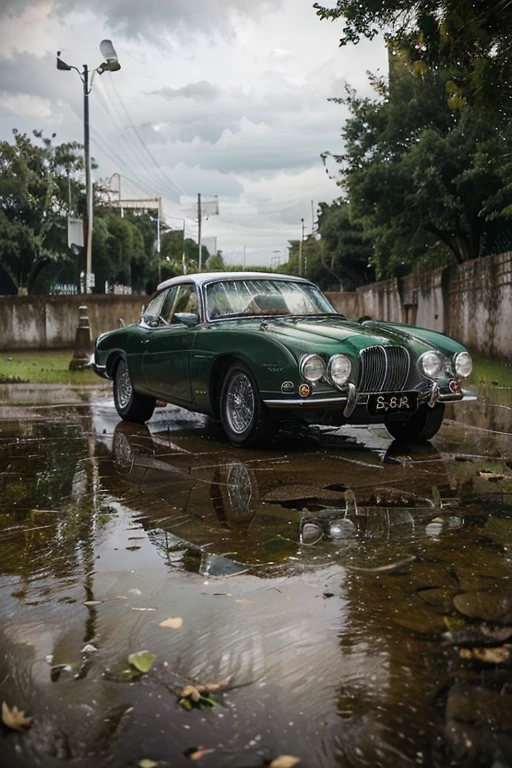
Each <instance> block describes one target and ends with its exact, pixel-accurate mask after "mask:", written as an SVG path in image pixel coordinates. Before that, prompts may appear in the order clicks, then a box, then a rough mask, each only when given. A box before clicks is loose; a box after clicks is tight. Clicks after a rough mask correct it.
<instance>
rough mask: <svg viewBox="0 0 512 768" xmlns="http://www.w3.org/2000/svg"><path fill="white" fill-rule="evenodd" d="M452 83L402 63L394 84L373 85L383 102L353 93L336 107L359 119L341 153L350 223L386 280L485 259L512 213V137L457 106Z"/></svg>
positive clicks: (349, 125) (348, 129)
mask: <svg viewBox="0 0 512 768" xmlns="http://www.w3.org/2000/svg"><path fill="white" fill-rule="evenodd" d="M449 78H450V73H449V72H444V71H441V70H428V71H427V72H424V73H422V74H417V73H415V72H413V71H411V70H410V69H409V68H408V67H406V66H405V65H404V64H403V62H401V61H400V60H399V59H398V60H396V61H395V62H394V63H393V65H392V67H391V69H390V80H389V84H387V83H385V82H384V81H382V80H377V79H375V78H373V84H374V86H375V89H376V91H377V97H376V98H361V97H358V96H357V94H356V93H355V92H354V91H353V90H351V89H350V88H347V93H346V96H345V98H342V99H334V101H338V102H343V103H344V104H345V105H346V106H348V108H349V111H350V117H349V118H348V120H347V121H346V123H345V125H344V127H343V130H342V137H343V140H344V151H343V152H342V153H341V154H339V155H336V160H337V161H338V162H339V163H340V165H341V181H340V183H341V185H342V187H343V188H344V190H345V194H346V198H347V201H348V203H349V206H348V214H349V221H352V222H354V223H356V224H358V225H360V226H361V227H362V229H363V233H364V242H365V243H366V245H368V243H371V244H372V245H373V251H374V253H373V257H372V261H373V263H374V265H375V268H376V273H377V277H379V278H380V277H387V276H391V275H399V274H403V273H404V272H406V271H411V270H414V269H417V268H425V269H427V268H433V267H435V266H441V265H444V264H447V263H450V261H453V262H459V263H460V262H462V261H465V260H468V259H474V258H478V257H479V256H480V255H482V254H483V252H484V248H485V242H486V234H487V231H488V229H489V222H490V221H493V220H494V221H498V220H501V221H502V222H503V221H505V219H506V217H507V215H509V213H508V212H509V211H510V206H511V201H512V197H511V189H510V182H508V181H507V174H508V172H509V167H510V159H509V157H510V148H511V146H512V131H511V130H510V128H509V127H508V125H506V124H503V123H499V122H496V121H494V120H493V119H492V117H491V116H490V115H488V114H486V113H482V112H481V111H480V110H478V109H477V108H476V107H473V106H470V105H466V106H465V107H464V108H463V109H453V108H451V107H450V105H449V103H448V102H447V101H446V99H445V97H444V94H445V92H446V89H445V86H446V82H447V81H448V80H449ZM320 231H321V230H320ZM329 252H330V253H332V249H331V248H329Z"/></svg>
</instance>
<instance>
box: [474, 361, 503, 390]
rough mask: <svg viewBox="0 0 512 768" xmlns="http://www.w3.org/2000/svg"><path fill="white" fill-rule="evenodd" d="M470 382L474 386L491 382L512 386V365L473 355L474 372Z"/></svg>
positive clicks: (492, 383) (496, 384) (499, 385)
mask: <svg viewBox="0 0 512 768" xmlns="http://www.w3.org/2000/svg"><path fill="white" fill-rule="evenodd" d="M468 383H469V385H473V386H476V385H478V384H491V385H493V386H498V387H512V366H511V365H509V364H507V363H498V362H495V361H494V360H481V359H478V358H474V357H473V373H472V374H471V376H470V378H469V379H468Z"/></svg>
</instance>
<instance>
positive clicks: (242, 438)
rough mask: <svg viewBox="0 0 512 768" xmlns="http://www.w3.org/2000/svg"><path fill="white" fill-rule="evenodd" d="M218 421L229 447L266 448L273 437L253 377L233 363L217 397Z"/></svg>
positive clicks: (270, 425) (272, 425)
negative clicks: (218, 407)
mask: <svg viewBox="0 0 512 768" xmlns="http://www.w3.org/2000/svg"><path fill="white" fill-rule="evenodd" d="M220 419H221V422H222V427H223V429H224V432H225V433H226V435H227V436H228V439H229V441H230V442H231V443H232V445H236V446H244V447H248V446H262V445H266V444H268V443H269V442H271V440H272V439H273V437H274V435H275V433H276V425H275V424H273V423H272V420H271V419H270V416H269V414H268V411H267V409H266V407H265V405H264V404H263V403H262V402H261V399H260V396H259V393H258V387H257V385H256V382H255V381H254V377H253V375H252V373H251V372H250V371H249V369H248V368H247V367H246V366H245V365H243V363H235V364H234V365H232V366H231V368H230V369H229V370H228V372H227V374H226V377H225V379H224V383H223V385H222V390H221V394H220Z"/></svg>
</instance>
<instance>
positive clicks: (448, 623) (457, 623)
mask: <svg viewBox="0 0 512 768" xmlns="http://www.w3.org/2000/svg"><path fill="white" fill-rule="evenodd" d="M443 621H444V625H445V627H446V629H447V630H448V632H460V630H461V629H464V627H465V626H466V622H465V620H464V619H459V618H454V617H453V616H443Z"/></svg>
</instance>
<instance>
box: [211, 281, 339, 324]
mask: <svg viewBox="0 0 512 768" xmlns="http://www.w3.org/2000/svg"><path fill="white" fill-rule="evenodd" d="M206 296H207V311H208V317H209V318H210V319H215V318H216V317H226V316H229V315H231V316H233V315H244V316H245V315H249V316H251V315H256V316H257V315H318V314H322V315H325V314H328V315H331V314H332V315H335V314H337V312H336V310H335V309H334V308H333V306H332V305H331V304H330V303H329V302H328V301H327V299H326V298H325V296H324V295H323V294H322V292H321V291H320V290H319V289H318V288H317V287H316V286H315V285H311V284H310V283H300V282H297V283H294V282H292V281H289V280H272V279H250V280H219V281H218V282H216V283H211V284H210V285H208V287H207V290H206Z"/></svg>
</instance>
